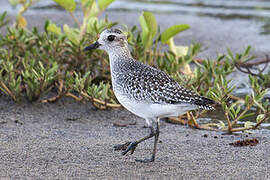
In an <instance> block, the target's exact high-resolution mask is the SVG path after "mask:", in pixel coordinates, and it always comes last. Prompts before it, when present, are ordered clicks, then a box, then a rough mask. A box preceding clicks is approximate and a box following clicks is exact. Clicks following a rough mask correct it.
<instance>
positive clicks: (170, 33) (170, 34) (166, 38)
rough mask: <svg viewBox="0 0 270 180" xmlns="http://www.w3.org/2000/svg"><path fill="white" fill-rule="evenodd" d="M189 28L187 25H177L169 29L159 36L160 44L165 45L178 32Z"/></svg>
mask: <svg viewBox="0 0 270 180" xmlns="http://www.w3.org/2000/svg"><path fill="white" fill-rule="evenodd" d="M189 28H190V26H189V25H188V24H178V25H174V26H171V27H169V28H168V29H166V30H165V31H163V33H162V34H161V42H162V44H165V43H166V42H167V41H169V39H170V38H172V37H174V36H175V35H176V34H178V33H179V32H182V31H185V30H187V29H189Z"/></svg>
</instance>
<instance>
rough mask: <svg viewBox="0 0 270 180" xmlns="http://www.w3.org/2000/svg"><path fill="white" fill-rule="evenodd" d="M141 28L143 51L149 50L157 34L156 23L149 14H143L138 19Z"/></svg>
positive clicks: (153, 17)
mask: <svg viewBox="0 0 270 180" xmlns="http://www.w3.org/2000/svg"><path fill="white" fill-rule="evenodd" d="M139 21H140V24H141V27H142V43H143V45H144V47H145V49H149V48H150V47H151V46H152V44H153V39H154V37H155V35H156V33H157V28H158V27H157V21H156V18H155V16H154V15H153V14H152V13H151V12H143V14H142V15H141V16H140V17H139Z"/></svg>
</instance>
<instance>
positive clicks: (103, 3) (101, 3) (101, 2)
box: [98, 0, 114, 11]
mask: <svg viewBox="0 0 270 180" xmlns="http://www.w3.org/2000/svg"><path fill="white" fill-rule="evenodd" d="M112 2H114V0H98V7H99V9H100V10H102V11H104V10H105V9H106V8H107V7H108V6H109V5H110V4H111V3H112Z"/></svg>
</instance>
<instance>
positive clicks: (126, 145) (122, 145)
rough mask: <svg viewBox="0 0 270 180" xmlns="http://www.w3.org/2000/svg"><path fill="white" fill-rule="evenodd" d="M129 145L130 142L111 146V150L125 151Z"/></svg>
mask: <svg viewBox="0 0 270 180" xmlns="http://www.w3.org/2000/svg"><path fill="white" fill-rule="evenodd" d="M130 143H131V142H126V143H125V144H118V145H115V146H113V148H114V150H115V151H125V150H126V149H127V148H128V146H129V144H130Z"/></svg>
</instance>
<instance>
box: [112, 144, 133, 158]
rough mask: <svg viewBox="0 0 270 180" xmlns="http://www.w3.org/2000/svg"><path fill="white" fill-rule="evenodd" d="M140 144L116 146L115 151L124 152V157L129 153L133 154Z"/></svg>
mask: <svg viewBox="0 0 270 180" xmlns="http://www.w3.org/2000/svg"><path fill="white" fill-rule="evenodd" d="M137 145H138V143H137V142H126V143H125V144H119V145H115V146H114V150H115V151H122V155H126V154H127V153H128V152H129V151H130V154H133V153H134V151H135V149H136V147H137Z"/></svg>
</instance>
